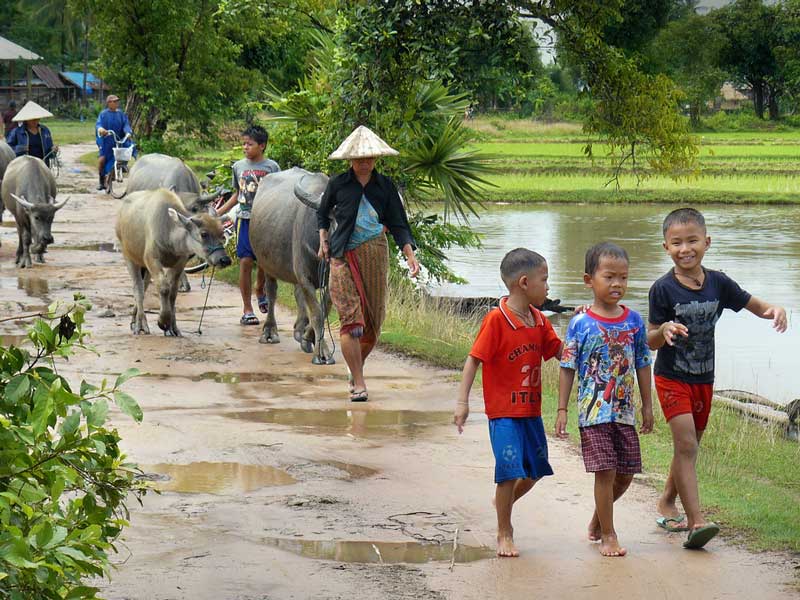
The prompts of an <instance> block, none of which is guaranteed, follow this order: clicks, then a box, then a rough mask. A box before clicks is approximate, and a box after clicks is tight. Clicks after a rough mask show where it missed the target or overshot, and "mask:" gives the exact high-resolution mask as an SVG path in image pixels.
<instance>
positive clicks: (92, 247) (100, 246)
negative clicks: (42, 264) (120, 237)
mask: <svg viewBox="0 0 800 600" xmlns="http://www.w3.org/2000/svg"><path fill="white" fill-rule="evenodd" d="M60 248H61V249H63V250H88V251H91V252H119V248H117V245H116V244H115V243H114V242H96V243H93V244H81V245H75V246H60Z"/></svg>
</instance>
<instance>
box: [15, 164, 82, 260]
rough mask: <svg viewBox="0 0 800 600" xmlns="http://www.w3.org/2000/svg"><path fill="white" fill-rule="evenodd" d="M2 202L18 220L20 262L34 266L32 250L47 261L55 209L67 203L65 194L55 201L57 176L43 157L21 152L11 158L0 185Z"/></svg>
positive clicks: (36, 255) (37, 258) (51, 239)
mask: <svg viewBox="0 0 800 600" xmlns="http://www.w3.org/2000/svg"><path fill="white" fill-rule="evenodd" d="M0 198H2V200H3V204H4V205H5V207H6V208H7V209H8V210H9V212H10V213H11V214H12V215H14V219H16V222H17V234H18V235H19V246H17V266H18V267H21V268H23V269H24V268H25V267H30V266H32V262H31V253H33V254H34V256H35V257H36V262H40V263H43V262H44V253H45V252H47V246H48V245H49V244H52V243H53V235H52V234H51V233H50V227H51V225H52V224H53V217H54V216H55V214H56V211H57V210H59V209H60V208H61V207H62V206H64V205H65V204H66V203H67V200H69V198H64V200H62V201H61V202H58V203H56V180H55V177H53V173H52V172H51V171H50V169H48V168H47V165H45V164H44V161H42V160H40V159H38V158H34V157H33V156H20V157H18V158H15V159H14V160H12V161H11V163H10V164H9V165H8V168H7V169H6V172H5V177H3V184H2V187H1V188H0Z"/></svg>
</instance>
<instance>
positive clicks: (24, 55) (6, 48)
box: [0, 37, 42, 60]
mask: <svg viewBox="0 0 800 600" xmlns="http://www.w3.org/2000/svg"><path fill="white" fill-rule="evenodd" d="M41 59H42V57H41V56H39V55H38V54H36V53H35V52H31V51H30V50H27V49H25V48H23V47H22V46H20V45H19V44H15V43H14V42H12V41H11V40H7V39H6V38H4V37H0V60H41Z"/></svg>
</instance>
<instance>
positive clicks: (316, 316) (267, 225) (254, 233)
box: [250, 167, 333, 364]
mask: <svg viewBox="0 0 800 600" xmlns="http://www.w3.org/2000/svg"><path fill="white" fill-rule="evenodd" d="M301 180H302V182H301ZM327 183H328V178H327V176H325V175H323V174H322V173H309V172H308V171H305V170H303V169H298V168H296V167H295V168H294V169H289V170H288V171H281V172H279V173H273V174H272V175H269V176H268V177H265V178H264V179H262V180H261V184H260V185H259V186H258V191H257V192H256V197H255V200H254V201H253V211H252V213H251V216H250V245H251V246H252V248H253V252H254V253H255V255H256V260H257V261H258V266H259V267H261V268H262V269H264V273H265V274H266V276H267V287H266V294H267V298H268V299H269V314H268V315H267V320H266V322H265V323H264V328H263V330H262V333H261V338H260V339H259V342H261V343H263V344H277V343H278V342H279V341H280V339H279V337H278V326H277V323H276V322H275V309H274V306H275V296H276V295H277V291H278V282H277V280H280V281H286V282H288V283H293V284H295V288H294V297H295V299H296V300H297V310H298V314H297V320H296V321H295V323H294V339H295V340H297V341H298V342H300V345H301V347H302V348H303V350H304V351H305V352H312V351H313V353H314V358H313V359H312V362H313V363H314V364H333V353H332V352H331V351H330V349H329V348H328V345H327V343H326V342H325V336H324V324H325V318H326V317H327V314H323V311H322V308H321V307H320V304H319V302H318V301H317V298H316V295H315V291H316V290H317V289H318V288H319V287H320V281H319V276H320V266H321V264H322V263H321V261H320V260H319V259H318V258H317V251H318V250H319V230H318V229H317V214H316V209H317V207H318V206H319V204H318V202H319V197H320V195H321V194H322V192H323V191H324V190H325V186H326V185H327ZM296 186H297V190H295V187H296ZM296 191H297V195H296V194H295V192H296ZM325 304H326V306H329V305H330V302H329V301H327V300H326V302H325Z"/></svg>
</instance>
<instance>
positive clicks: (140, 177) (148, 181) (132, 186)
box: [122, 154, 216, 292]
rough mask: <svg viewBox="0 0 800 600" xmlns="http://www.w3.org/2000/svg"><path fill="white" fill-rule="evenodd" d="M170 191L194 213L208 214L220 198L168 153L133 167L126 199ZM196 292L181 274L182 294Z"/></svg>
mask: <svg viewBox="0 0 800 600" xmlns="http://www.w3.org/2000/svg"><path fill="white" fill-rule="evenodd" d="M159 188H166V189H169V190H172V191H173V192H175V193H176V194H178V196H179V197H180V199H181V202H183V205H184V206H185V207H186V209H187V210H188V211H189V212H190V213H192V214H199V213H203V212H207V210H208V205H209V203H210V202H211V201H212V200H214V198H215V197H216V196H215V195H214V194H203V193H202V188H201V186H200V181H198V179H197V176H196V175H195V174H194V172H192V170H191V169H190V168H189V167H187V166H186V163H184V162H183V161H182V160H181V159H180V158H175V157H174V156H167V155H166V154H145V155H144V156H142V157H141V158H140V159H139V160H137V161H136V163H135V164H134V165H133V167H131V172H130V175H129V176H128V185H127V187H126V188H125V194H123V195H122V197H124V196H126V195H127V194H129V193H133V192H140V191H143V190H157V189H159ZM191 289H192V286H191V285H189V279H188V278H187V277H186V274H185V273H182V274H181V279H180V282H179V284H178V291H179V292H188V291H189V290H191Z"/></svg>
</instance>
